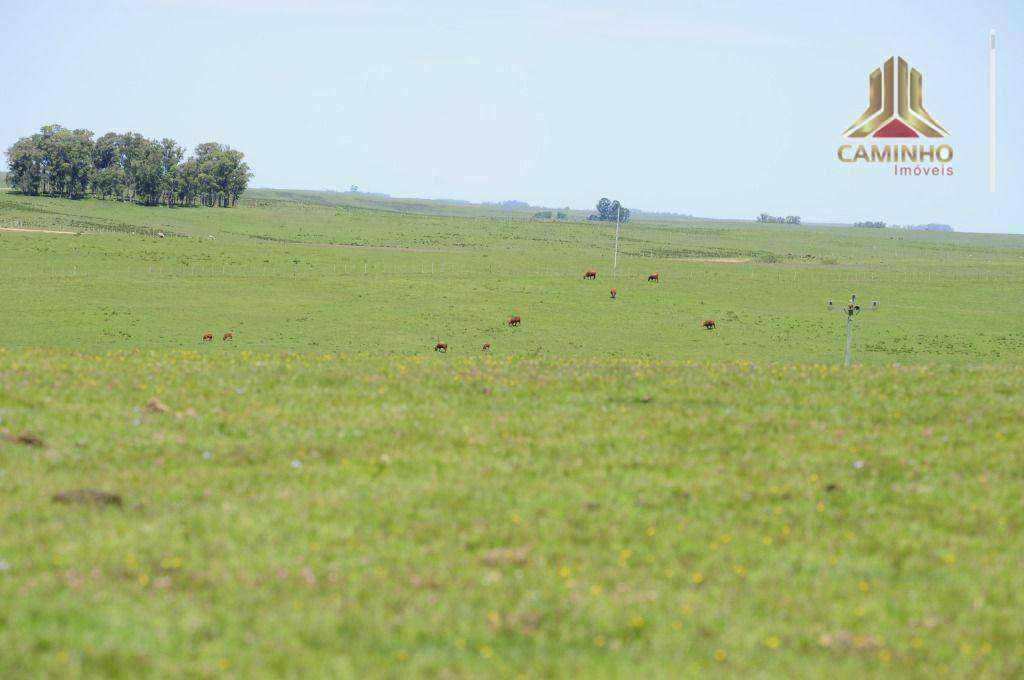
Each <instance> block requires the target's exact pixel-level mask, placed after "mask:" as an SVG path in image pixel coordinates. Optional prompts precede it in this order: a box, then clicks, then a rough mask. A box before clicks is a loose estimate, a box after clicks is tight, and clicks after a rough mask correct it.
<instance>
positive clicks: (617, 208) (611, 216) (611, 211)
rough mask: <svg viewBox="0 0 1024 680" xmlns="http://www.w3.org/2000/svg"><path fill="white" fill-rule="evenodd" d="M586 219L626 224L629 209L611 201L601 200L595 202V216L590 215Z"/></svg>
mask: <svg viewBox="0 0 1024 680" xmlns="http://www.w3.org/2000/svg"><path fill="white" fill-rule="evenodd" d="M587 219H588V220H603V221H605V222H614V221H616V220H618V221H620V222H628V221H629V208H627V207H626V206H624V205H622V204H621V203H619V202H618V201H611V200H608V199H607V198H602V199H601V200H600V201H598V202H597V214H594V213H591V214H590V215H589V216H587Z"/></svg>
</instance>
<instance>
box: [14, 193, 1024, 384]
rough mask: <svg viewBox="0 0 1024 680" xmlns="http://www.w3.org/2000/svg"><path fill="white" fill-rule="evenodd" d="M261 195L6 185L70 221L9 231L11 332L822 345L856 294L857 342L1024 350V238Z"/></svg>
mask: <svg viewBox="0 0 1024 680" xmlns="http://www.w3.org/2000/svg"><path fill="white" fill-rule="evenodd" d="M254 193H255V197H252V198H248V199H246V200H244V201H243V202H242V204H241V207H239V208H236V209H230V210H213V209H201V208H194V209H188V208H178V209H152V208H145V207H141V206H135V205H129V204H120V203H116V202H112V201H98V200H85V201H66V200H61V199H45V198H35V199H30V198H26V197H21V196H16V195H13V194H0V224H17V225H22V228H39V229H52V230H67V231H73V232H75V233H76V234H77V235H54V234H38V233H36V234H29V233H21V232H11V231H7V232H0V277H2V280H3V285H4V291H5V295H4V296H3V297H2V298H0V315H2V316H5V317H9V318H12V319H15V318H16V319H17V323H11V324H8V325H6V327H5V328H4V329H3V335H2V337H0V339H2V341H3V343H4V344H5V345H6V346H10V347H36V346H47V347H64V348H73V349H80V350H90V351H107V350H122V349H134V348H144V349H157V350H159V349H165V350H166V349H183V348H191V347H195V346H197V343H198V342H199V339H200V338H201V336H202V335H203V333H204V332H206V331H211V332H216V333H217V334H218V335H219V334H220V333H222V332H225V331H228V330H230V331H233V332H234V333H235V337H236V343H235V345H234V346H233V347H232V351H237V350H238V349H249V350H258V351H363V350H372V351H374V352H378V353H380V352H383V353H396V354H403V355H405V354H421V353H423V352H424V351H430V348H432V347H433V345H434V343H435V342H437V341H438V340H442V341H445V342H448V343H449V345H450V346H451V348H452V352H453V353H455V354H459V355H472V354H475V353H477V352H478V350H479V348H480V346H482V344H483V342H485V341H489V342H491V343H492V346H493V347H494V352H495V353H496V354H501V355H508V356H563V357H566V356H574V357H647V358H656V359H689V360H714V361H720V360H725V361H728V360H736V359H744V360H751V361H784V362H797V363H801V362H811V363H814V362H832V361H836V360H841V355H842V344H843V333H844V327H843V320H842V319H841V318H840V315H839V314H834V313H832V314H830V313H828V312H827V311H826V308H825V306H826V303H827V301H828V300H829V299H834V300H836V301H841V300H845V299H846V297H847V296H848V295H849V294H850V293H851V292H856V293H858V295H859V296H860V299H861V300H874V299H877V300H878V301H879V303H880V311H879V312H877V313H873V314H870V315H869V314H865V315H863V316H862V318H860V319H858V322H857V329H856V338H855V347H856V353H855V358H856V360H857V361H860V362H864V363H872V364H886V363H892V362H900V363H922V362H923V363H933V362H941V363H960V364H974V363H992V362H995V363H1004V362H1011V363H1018V362H1020V361H1021V358H1022V356H1024V353H1022V350H1024V237H1019V236H985V235H967V234H936V233H918V232H905V231H895V230H889V229H879V230H876V229H839V228H830V227H779V226H756V225H753V224H750V223H729V222H715V221H707V220H705V221H678V222H646V221H643V220H638V221H636V222H633V223H630V224H628V225H626V227H625V228H624V229H623V234H622V239H621V249H622V252H623V255H622V257H621V262H620V267H619V270H618V272H613V271H612V266H611V260H612V252H611V251H612V243H613V238H614V229H613V227H611V226H609V225H607V224H595V223H592V222H586V221H582V222H568V223H564V222H557V223H553V222H542V221H533V220H529V219H523V218H522V217H521V216H520V215H519V214H518V213H507V214H506V215H505V216H503V217H493V216H488V215H486V214H481V215H474V214H471V211H470V209H469V208H466V207H463V206H454V207H452V208H451V209H452V214H451V215H436V214H411V213H399V212H395V210H394V209H393V208H392V207H387V206H390V205H391V204H390V203H388V202H382V201H379V203H381V204H382V205H383V206H385V207H371V208H367V207H354V206H353V205H350V204H349V203H348V202H346V201H349V202H351V201H353V200H354V199H350V198H348V197H347V195H345V194H316V193H310V194H309V196H310V197H311V198H308V200H309V201H310V202H306V203H300V202H296V201H295V200H291V199H294V198H295V197H296V194H295V193H294V192H292V193H284V194H282V195H283V196H288V197H290V199H289V200H284V199H281V198H273V197H274V196H277V195H278V194H275V193H274V192H254ZM298 196H299V197H300V198H302V197H303V196H305V195H304V194H299V195H298ZM332 201H333V202H332ZM367 202H369V200H368V199H364V203H367ZM371 203H372V202H371ZM445 207H447V206H445ZM438 209H439V208H437V207H436V206H435V208H434V210H438ZM158 231H162V232H163V233H164V234H165V235H166V238H162V239H161V238H157V237H156V236H155V234H156V232H158ZM586 269H596V270H597V271H598V279H597V281H583V280H582V273H583V271H585V270H586ZM653 270H657V271H658V273H659V274H660V275H661V283H660V284H653V283H651V284H649V283H647V281H646V278H647V274H648V273H649V272H651V271H653ZM612 287H615V288H616V289H617V290H618V299H617V300H614V301H613V300H611V298H610V295H609V290H610V288H612ZM511 314H519V315H520V316H522V317H523V319H524V322H523V325H522V327H521V328H519V329H517V330H514V331H512V330H510V329H508V328H506V327H504V326H503V323H504V321H505V320H506V319H507V317H508V316H509V315H511ZM708 318H711V319H714V320H715V321H716V322H717V324H718V327H719V329H718V331H716V332H713V333H706V332H704V331H703V330H702V329H701V326H700V324H701V322H702V321H703V320H704V319H708ZM208 349H209V351H221V348H218V349H216V350H215V349H213V348H208Z"/></svg>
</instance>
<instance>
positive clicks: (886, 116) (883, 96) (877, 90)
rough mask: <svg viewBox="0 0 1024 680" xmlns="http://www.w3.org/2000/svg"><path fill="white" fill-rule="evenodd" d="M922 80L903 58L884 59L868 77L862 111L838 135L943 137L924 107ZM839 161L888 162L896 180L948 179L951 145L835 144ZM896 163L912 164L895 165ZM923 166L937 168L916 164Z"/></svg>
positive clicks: (951, 153) (943, 129) (897, 137)
mask: <svg viewBox="0 0 1024 680" xmlns="http://www.w3.org/2000/svg"><path fill="white" fill-rule="evenodd" d="M923 82H924V78H923V77H922V76H921V72H920V71H918V70H917V69H916V68H910V65H909V64H907V60H906V59H904V58H903V57H889V58H888V59H887V60H886V61H885V63H884V64H882V67H881V68H876V69H875V70H874V71H872V72H871V75H870V76H869V77H868V108H867V109H865V111H864V113H862V114H861V115H860V117H859V118H857V120H855V121H853V124H852V125H850V126H849V127H848V128H846V130H844V131H843V135H844V136H846V137H849V138H852V139H857V138H864V137H871V138H875V139H877V138H888V139H893V138H895V139H908V138H918V137H928V138H931V139H935V138H941V137H946V136H947V135H949V132H948V131H947V130H946V128H944V127H942V125H941V124H939V121H937V120H935V119H934V118H933V117H932V115H931V114H930V113H928V111H927V110H926V109H925V108H924V93H923V90H924V86H923ZM836 153H837V155H838V157H839V160H840V161H842V162H843V163H893V164H894V166H893V174H894V175H896V176H911V175H912V176H950V175H952V174H953V167H952V166H951V165H949V164H950V162H951V161H952V160H953V147H952V146H950V145H949V144H938V145H932V144H920V143H918V144H907V143H890V144H882V145H879V144H871V145H864V144H841V145H840V146H839V149H838V150H837V152H836ZM900 163H915V164H917V165H914V166H913V167H911V166H909V165H899V164H900ZM924 163H929V164H935V163H937V164H938V165H922V164H924Z"/></svg>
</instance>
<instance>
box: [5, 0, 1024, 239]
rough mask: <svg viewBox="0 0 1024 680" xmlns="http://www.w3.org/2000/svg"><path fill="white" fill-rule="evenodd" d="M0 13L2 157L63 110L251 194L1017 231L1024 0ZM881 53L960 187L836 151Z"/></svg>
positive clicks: (398, 0)
mask: <svg viewBox="0 0 1024 680" xmlns="http://www.w3.org/2000/svg"><path fill="white" fill-rule="evenodd" d="M0 8H2V11H0V17H2V21H0V63H2V64H3V65H4V67H3V76H2V78H0V147H3V148H6V147H7V146H9V145H10V144H11V143H13V142H14V141H15V140H16V139H18V138H19V137H22V136H27V135H30V134H32V133H33V132H35V131H37V130H38V128H39V127H41V126H42V125H44V124H49V123H59V124H62V125H64V126H65V127H69V128H87V129H90V130H93V131H94V132H96V133H97V136H98V135H100V134H103V133H104V132H108V131H127V130H132V131H136V132H140V133H142V134H145V135H147V136H151V137H157V138H159V137H165V136H168V137H172V138H174V139H176V140H177V141H178V142H179V143H181V144H183V145H185V146H187V147H189V148H192V147H194V146H195V145H196V144H199V143H202V142H205V141H219V142H223V143H226V144H229V145H231V146H232V147H234V148H237V149H240V150H242V151H243V152H245V154H246V158H247V161H248V162H249V164H250V166H251V167H252V170H253V172H254V174H255V177H254V179H253V182H252V186H261V187H275V188H290V189H337V190H346V189H348V187H349V186H350V185H358V186H359V187H360V188H361V189H362V190H364V191H377V192H384V193H389V194H391V195H394V196H415V197H424V198H458V199H466V200H473V201H501V200H508V199H517V200H523V201H528V202H529V203H532V204H535V205H545V206H551V207H563V206H571V207H573V208H590V207H592V206H593V205H594V203H595V202H596V201H597V199H598V198H600V197H601V196H609V197H612V198H618V199H620V200H621V201H622V203H623V205H626V206H628V207H635V208H641V209H644V210H652V211H653V210H659V211H672V212H680V213H688V214H693V215H697V216H702V217H716V218H744V219H747V218H752V217H754V216H756V215H757V214H759V213H761V212H768V213H771V214H777V215H800V216H802V217H803V219H804V221H805V222H810V221H828V222H851V221H858V220H883V221H886V222H888V223H890V224H920V223H928V222H942V223H948V224H951V225H953V226H954V227H955V228H956V229H958V230H962V231H987V232H1013V233H1024V193H1022V192H1021V191H1020V187H1021V186H1022V183H1024V164H1022V157H1024V132H1022V130H1021V123H1022V122H1024V89H1022V87H1021V85H1022V74H1021V65H1022V64H1024V46H1022V41H1024V35H1022V33H1024V2H1020V0H1005V1H994V0H993V1H988V2H986V1H984V0H979V1H975V2H957V3H939V2H934V1H927V2H925V1H921V2H917V1H914V2H901V1H899V0H860V1H859V2H856V3H834V2H821V0H815V1H795V0H776V1H774V2H771V3H755V2H749V1H746V0H743V1H731V0H713V1H708V2H700V1H689V2H687V1H682V0H675V1H664V2H657V1H651V2H644V1H643V0H632V1H629V2H626V1H619V2H612V1H608V0H589V1H583V0H576V1H565V2H558V1H548V2H539V1H535V0H519V1H517V2H515V3H510V2H488V1H486V0H475V1H461V0H459V1H446V0H434V1H433V2H423V1H422V0H357V1H353V2H327V1H326V0H207V1H205V2H203V1H201V0H131V1H122V0H118V1H108V2H104V1H102V0H94V1H92V2H87V3H86V2H78V1H63V2H61V1H48V0H37V1H35V2H25V1H24V0H16V1H15V0H0ZM991 29H995V30H996V32H997V35H998V38H997V40H998V49H999V56H998V80H997V83H998V85H997V92H998V97H997V119H998V123H997V131H998V138H997V139H998V144H997V173H998V174H997V191H996V193H994V194H992V193H990V192H989V190H988V181H989V180H988V163H989V159H988V134H989V125H988V116H989V111H988V97H989V90H988V59H989V56H988V42H989V31H990V30H991ZM892 55H899V56H902V57H904V58H905V59H907V61H908V62H909V63H910V64H911V66H913V67H914V68H917V69H918V70H920V71H921V73H922V74H923V78H924V86H923V90H924V105H925V107H926V108H927V109H928V111H929V112H930V113H931V114H932V116H934V117H935V118H936V119H937V120H938V121H939V122H940V123H941V124H942V125H943V126H944V127H945V128H946V129H947V130H948V131H949V133H950V135H949V137H948V138H946V139H944V140H941V143H948V144H950V145H951V146H952V147H953V149H954V154H955V156H954V159H953V162H952V166H953V168H954V175H953V176H952V177H948V176H941V177H934V176H911V177H897V176H895V175H894V174H893V169H892V166H891V165H888V164H884V163H883V164H876V165H865V164H856V165H848V164H843V163H840V162H839V160H838V159H837V157H836V152H837V148H838V146H839V145H840V144H842V143H844V141H845V140H844V138H843V137H842V132H843V131H844V130H845V129H846V127H847V126H848V125H849V124H850V123H852V122H853V120H854V119H855V118H857V117H858V116H859V115H860V114H861V112H863V111H864V109H865V107H866V106H867V98H868V75H869V73H870V72H871V71H872V70H874V69H875V68H877V67H879V66H880V65H881V64H882V62H883V61H884V60H885V59H886V58H888V57H889V56H892ZM928 143H932V142H930V141H929V142H928Z"/></svg>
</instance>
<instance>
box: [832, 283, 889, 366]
mask: <svg viewBox="0 0 1024 680" xmlns="http://www.w3.org/2000/svg"><path fill="white" fill-rule="evenodd" d="M828 310H829V311H830V312H846V357H845V359H844V361H843V363H844V365H846V366H849V365H850V349H851V347H852V346H853V317H854V315H856V314H860V313H861V311H870V312H877V311H878V300H872V301H871V306H870V307H865V308H864V309H863V310H862V309H861V306H860V305H858V304H857V296H856V295H855V294H851V295H850V301H849V302H848V303H846V304H845V305H842V306H839V307H837V306H835V305H834V304H832V301H831V300H829V301H828Z"/></svg>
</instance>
